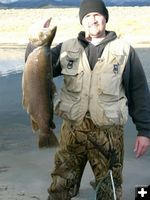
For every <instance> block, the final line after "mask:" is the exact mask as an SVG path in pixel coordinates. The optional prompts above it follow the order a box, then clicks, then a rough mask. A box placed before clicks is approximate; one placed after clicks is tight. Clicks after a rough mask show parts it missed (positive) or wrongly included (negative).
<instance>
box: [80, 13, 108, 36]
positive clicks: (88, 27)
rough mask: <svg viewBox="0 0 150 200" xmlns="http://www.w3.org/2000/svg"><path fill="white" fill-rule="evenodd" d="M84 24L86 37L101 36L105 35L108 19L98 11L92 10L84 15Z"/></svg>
mask: <svg viewBox="0 0 150 200" xmlns="http://www.w3.org/2000/svg"><path fill="white" fill-rule="evenodd" d="M82 25H83V27H84V29H85V32H86V37H91V38H101V37H104V35H105V27H106V19H105V17H104V16H103V15H101V14H100V13H98V12H91V13H88V14H87V15H85V16H84V18H83V20H82Z"/></svg>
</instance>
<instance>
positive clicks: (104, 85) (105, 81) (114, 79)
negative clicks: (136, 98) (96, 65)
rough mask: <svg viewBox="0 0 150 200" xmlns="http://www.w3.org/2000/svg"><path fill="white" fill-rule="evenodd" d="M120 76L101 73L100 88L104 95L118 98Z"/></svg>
mask: <svg viewBox="0 0 150 200" xmlns="http://www.w3.org/2000/svg"><path fill="white" fill-rule="evenodd" d="M120 80H121V77H120V75H119V74H114V73H101V76H100V83H99V86H98V87H100V90H101V91H102V93H103V94H106V95H112V96H118V95H119V91H120V88H119V86H120Z"/></svg>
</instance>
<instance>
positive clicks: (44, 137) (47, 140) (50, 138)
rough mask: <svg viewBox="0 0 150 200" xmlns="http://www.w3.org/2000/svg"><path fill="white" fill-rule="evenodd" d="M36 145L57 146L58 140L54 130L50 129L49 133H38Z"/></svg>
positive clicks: (41, 146) (40, 146) (44, 146)
mask: <svg viewBox="0 0 150 200" xmlns="http://www.w3.org/2000/svg"><path fill="white" fill-rule="evenodd" d="M38 145H39V148H51V147H57V146H59V142H58V140H57V137H56V136H55V134H54V132H53V131H52V130H51V132H50V134H39V141H38Z"/></svg>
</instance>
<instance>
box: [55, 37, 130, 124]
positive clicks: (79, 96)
mask: <svg viewBox="0 0 150 200" xmlns="http://www.w3.org/2000/svg"><path fill="white" fill-rule="evenodd" d="M129 49H130V46H129V45H128V44H126V43H125V42H123V41H122V40H121V39H115V40H113V41H111V42H109V43H108V44H107V45H106V47H105V49H104V51H103V53H102V55H101V57H100V58H98V60H97V63H96V64H95V66H94V69H93V70H91V68H90V66H89V62H88V59H87V56H86V53H85V51H84V48H83V47H82V45H81V44H80V43H79V41H78V40H77V39H71V40H68V41H66V42H64V43H63V44H62V48H61V53H60V63H61V67H62V71H61V73H62V74H63V76H64V79H63V85H62V88H61V91H60V95H59V97H58V98H57V100H56V101H55V103H54V110H55V113H56V115H58V116H60V117H62V118H63V119H65V120H68V121H69V122H71V123H72V124H74V125H80V124H81V123H82V121H83V119H84V117H90V118H91V120H92V121H93V123H94V124H95V125H97V126H105V125H106V126H107V125H118V124H120V125H124V124H125V123H126V121H127V118H128V107H127V98H126V96H125V91H124V88H123V85H122V74H123V71H124V68H125V65H126V62H127V59H128V55H129Z"/></svg>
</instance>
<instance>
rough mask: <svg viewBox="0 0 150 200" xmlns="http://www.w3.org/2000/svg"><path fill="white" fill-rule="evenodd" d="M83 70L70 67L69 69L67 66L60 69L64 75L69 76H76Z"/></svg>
mask: <svg viewBox="0 0 150 200" xmlns="http://www.w3.org/2000/svg"><path fill="white" fill-rule="evenodd" d="M82 71H83V70H82V69H80V68H75V67H73V68H71V69H68V68H63V69H62V70H61V73H62V74H64V75H70V76H76V75H78V74H80V73H81V72H82Z"/></svg>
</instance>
